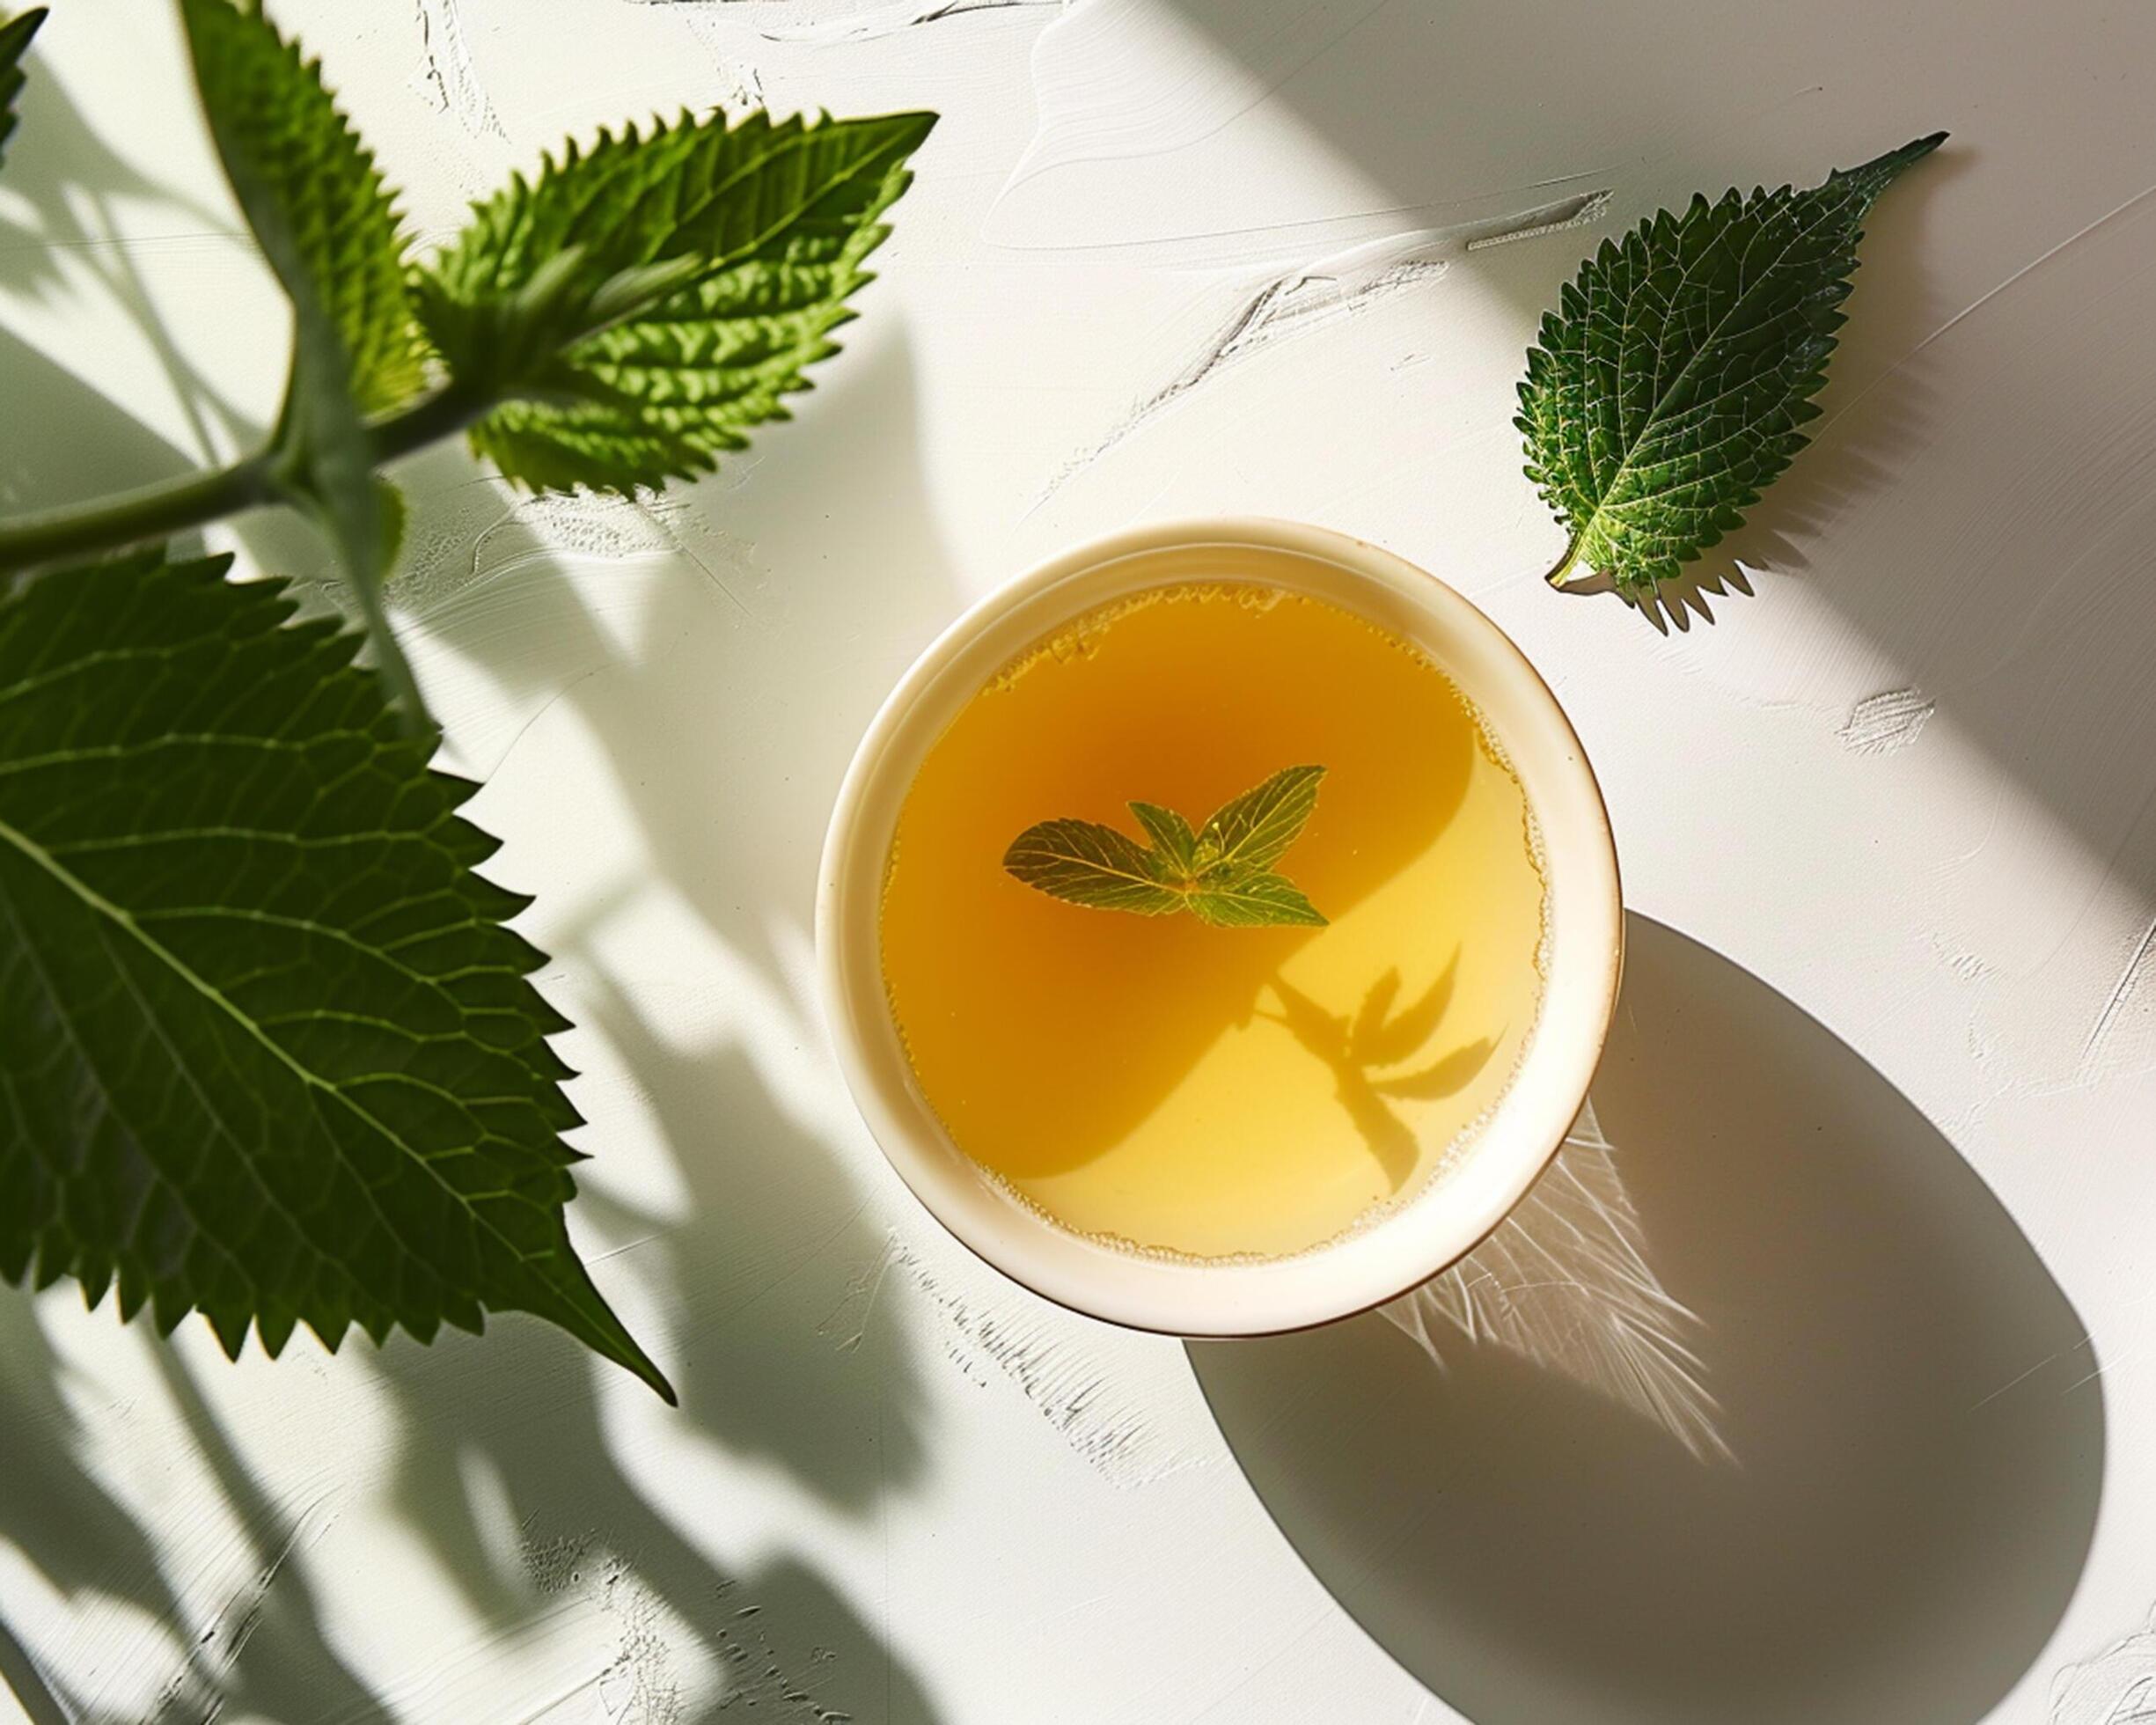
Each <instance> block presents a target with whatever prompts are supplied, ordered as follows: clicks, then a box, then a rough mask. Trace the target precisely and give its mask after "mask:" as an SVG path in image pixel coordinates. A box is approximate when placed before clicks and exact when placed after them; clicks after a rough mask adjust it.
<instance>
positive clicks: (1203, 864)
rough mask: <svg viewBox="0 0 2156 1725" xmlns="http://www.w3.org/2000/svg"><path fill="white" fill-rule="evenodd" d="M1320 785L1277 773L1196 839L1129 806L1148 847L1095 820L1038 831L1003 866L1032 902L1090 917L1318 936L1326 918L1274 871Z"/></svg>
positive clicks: (1187, 827) (1225, 809) (1150, 811)
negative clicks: (1045, 899)
mask: <svg viewBox="0 0 2156 1725" xmlns="http://www.w3.org/2000/svg"><path fill="white" fill-rule="evenodd" d="M1324 776H1325V769H1324V767H1286V768H1283V769H1282V770H1281V771H1280V772H1278V773H1275V774H1273V775H1272V777H1271V778H1269V779H1267V780H1266V781H1265V782H1264V783H1263V784H1261V785H1258V787H1256V788H1255V789H1250V790H1246V791H1244V792H1243V795H1242V796H1237V797H1234V798H1231V799H1230V800H1229V801H1228V802H1226V803H1223V804H1221V806H1220V807H1219V808H1218V809H1216V810H1214V811H1213V813H1212V815H1211V816H1210V817H1209V818H1207V819H1206V823H1205V825H1204V826H1201V827H1198V828H1196V829H1193V828H1192V826H1191V824H1190V822H1189V821H1188V820H1186V819H1184V818H1183V817H1182V816H1181V815H1179V814H1177V812H1176V811H1174V810H1172V809H1164V808H1162V807H1161V806H1160V805H1159V804H1155V803H1133V804H1131V805H1130V811H1131V814H1132V816H1133V818H1135V819H1136V820H1137V822H1138V824H1139V825H1140V826H1142V827H1143V828H1144V829H1145V830H1146V833H1147V835H1148V837H1149V838H1150V839H1151V840H1153V842H1152V843H1151V844H1150V845H1144V844H1140V842H1139V841H1138V840H1136V839H1133V837H1131V835H1130V834H1129V833H1125V832H1122V831H1121V830H1119V829H1118V828H1116V827H1113V826H1104V825H1102V824H1101V823H1100V822H1099V821H1096V820H1073V819H1063V820H1044V821H1040V822H1038V823H1037V824H1036V825H1034V826H1029V827H1027V828H1026V830H1025V831H1024V832H1023V833H1020V834H1019V835H1018V836H1017V838H1016V839H1015V840H1012V841H1011V846H1010V848H1009V849H1008V850H1007V851H1005V852H1004V853H1003V866H1004V868H1005V869H1006V870H1008V871H1009V872H1010V873H1011V874H1012V875H1013V876H1015V877H1016V878H1017V879H1019V880H1021V881H1023V882H1024V883H1025V885H1028V886H1030V887H1032V888H1034V889H1035V890H1036V891H1037V892H1045V893H1047V894H1048V895H1049V896H1050V897H1051V898H1054V899H1062V900H1064V901H1065V902H1066V903H1067V904H1073V905H1083V906H1086V907H1089V908H1090V909H1093V910H1122V911H1129V912H1132V913H1133V914H1136V915H1139V916H1171V915H1173V914H1176V913H1177V911H1188V912H1190V913H1191V914H1192V915H1193V916H1195V917H1197V918H1198V919H1199V921H1202V922H1209V923H1211V924H1212V925H1213V926H1214V928H1216V929H1259V928H1267V927H1275V926H1282V925H1293V926H1299V927H1304V928H1323V927H1324V924H1325V919H1324V917H1323V916H1322V915H1320V914H1318V911H1317V909H1316V907H1315V906H1314V905H1312V904H1311V903H1310V901H1309V899H1307V898H1305V897H1304V896H1303V894H1302V889H1301V888H1300V887H1298V886H1297V885H1295V884H1294V882H1293V881H1291V880H1289V879H1288V878H1287V877H1286V876H1285V875H1281V874H1277V873H1275V872H1274V870H1273V866H1272V865H1273V864H1274V863H1276V862H1279V861H1280V859H1281V858H1282V857H1283V856H1285V855H1287V849H1288V847H1289V846H1291V845H1293V844H1294V841H1295V840H1296V839H1297V838H1299V837H1300V836H1301V835H1302V829H1303V828H1304V827H1305V826H1308V825H1309V819H1310V816H1311V814H1312V813H1313V812H1314V811H1316V807H1317V785H1318V781H1319V780H1321V779H1323V778H1324Z"/></svg>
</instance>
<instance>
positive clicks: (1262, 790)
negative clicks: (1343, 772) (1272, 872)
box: [1198, 767, 1325, 872]
mask: <svg viewBox="0 0 2156 1725" xmlns="http://www.w3.org/2000/svg"><path fill="white" fill-rule="evenodd" d="M1324 776H1325V769H1324V767H1283V768H1282V769H1281V770H1280V772H1278V773H1275V774H1273V775H1272V777H1271V778H1269V779H1267V780H1266V781H1265V783H1263V784H1261V785H1259V786H1258V788H1257V789H1254V790H1246V791H1244V792H1243V795H1242V796H1237V797H1236V798H1234V799H1232V800H1231V801H1229V802H1227V803H1224V804H1221V807H1220V808H1218V809H1217V810H1215V811H1214V813H1213V815H1212V818H1210V819H1208V820H1207V821H1206V824H1205V825H1204V826H1202V827H1200V828H1199V832H1198V854H1199V862H1200V863H1201V864H1202V865H1203V866H1205V867H1207V868H1218V869H1221V870H1228V871H1230V872H1242V871H1246V870H1258V869H1270V868H1271V867H1272V865H1273V864H1274V863H1275V862H1279V861H1280V858H1282V857H1283V856H1285V855H1287V848H1288V847H1289V846H1290V845H1292V844H1294V841H1295V840H1296V838H1297V837H1298V835H1300V834H1301V833H1302V829H1303V826H1305V825H1306V824H1307V823H1308V822H1309V818H1310V812H1311V811H1312V810H1314V809H1316V807H1317V785H1318V782H1319V781H1320V780H1321V779H1323V778H1324Z"/></svg>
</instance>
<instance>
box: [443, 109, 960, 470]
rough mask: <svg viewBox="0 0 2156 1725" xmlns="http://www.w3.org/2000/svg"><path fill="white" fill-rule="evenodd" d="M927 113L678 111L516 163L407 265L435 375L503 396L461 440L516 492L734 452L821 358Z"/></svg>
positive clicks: (777, 413)
mask: <svg viewBox="0 0 2156 1725" xmlns="http://www.w3.org/2000/svg"><path fill="white" fill-rule="evenodd" d="M934 124H935V116H934V115H933V114H888V115H884V116H881V117H878V118H874V119H863V120H831V119H828V118H826V119H825V120H823V121H821V122H819V123H814V124H811V123H809V122H806V121H802V120H800V119H798V118H795V119H788V120H785V121H780V122H779V123H777V124H775V125H774V124H773V123H772V121H770V119H769V118H768V117H767V116H766V115H765V114H751V115H749V116H748V117H746V118H745V119H744V120H743V121H740V123H739V124H737V125H735V126H733V127H732V128H729V127H728V126H727V124H726V121H725V120H724V118H723V116H713V117H711V118H708V119H706V120H702V121H695V120H692V119H690V118H689V117H688V116H686V115H684V116H683V117H682V119H681V120H680V121H678V123H677V124H675V125H672V126H667V125H664V124H660V125H656V126H655V127H653V128H651V129H650V130H649V132H645V133H640V132H638V131H637V130H636V129H635V128H629V129H627V130H626V131H625V132H623V133H622V134H621V135H620V136H618V137H617V136H612V135H610V134H605V133H602V134H601V135H600V137H599V140H598V143H596V144H595V145H594V146H592V148H591V149H590V150H579V149H578V148H577V147H576V146H575V145H574V144H572V145H570V146H569V147H568V150H566V151H565V153H564V154H563V157H562V158H561V161H560V162H558V163H557V162H554V161H552V160H549V161H547V162H546V165H545V166H544V168H543V170H542V172H541V173H539V176H538V178H537V179H536V180H529V181H527V180H524V178H522V177H521V176H519V177H518V178H517V179H516V180H514V181H512V182H511V184H510V186H509V187H507V188H506V189H505V190H503V191H502V192H501V193H500V194H498V195H496V196H495V197H494V198H493V199H492V200H490V201H489V202H486V203H484V204H481V205H480V206H479V207H478V208H477V209H475V210H474V212H473V219H472V221H471V223H470V224H468V225H467V226H466V229H465V230H464V231H463V232H462V234H460V235H459V236H458V239H456V241H455V242H454V243H453V244H452V245H451V246H450V247H449V248H448V250H447V251H445V252H444V253H443V254H442V256H441V257H439V258H438V259H436V260H435V261H433V262H432V263H430V264H429V266H427V267H426V268H424V269H423V270H422V272H421V273H420V275H418V277H417V283H416V286H417V292H418V297H419V304H420V309H421V315H422V319H423V320H424V321H425V323H426V325H427V328H428V332H429V334H430V336H431V337H432V339H433V341H434V342H435V344H436V347H438V348H439V349H440V350H441V352H442V354H443V356H444V358H445V359H446V360H447V361H448V363H449V365H450V369H451V372H452V374H453V375H454V376H455V377H456V378H458V379H459V380H460V382H461V383H462V384H463V385H465V386H466V387H467V388H470V389H472V390H473V391H475V392H476V393H478V394H480V395H481V396H483V397H492V396H496V395H508V396H513V397H516V398H517V399H516V400H511V401H510V402H509V403H508V404H507V405H506V406H503V407H499V408H497V409H496V410H495V411H494V412H493V413H491V414H489V415H487V417H485V418H484V419H482V420H481V421H480V422H479V424H478V425H477V426H476V427H475V428H474V429H473V447H474V448H476V449H477V450H478V451H480V454H482V455H485V456H488V457H489V458H491V459H493V460H494V461H495V463H496V464H497V465H499V466H500V467H501V469H502V472H503V473H505V474H507V475H508V476H509V477H510V478H511V479H513V480H516V481H519V482H520V483H523V484H525V485H529V486H533V487H552V488H570V487H574V486H578V485H585V486H591V487H594V488H605V489H612V490H618V491H624V492H627V491H631V490H634V488H636V487H638V486H655V485H659V484H663V483H664V481H666V480H667V479H668V478H670V477H673V476H677V475H678V476H685V477H686V476H690V475H693V474H696V473H702V472H705V471H707V470H708V469H709V468H710V467H711V466H712V465H713V464H714V462H715V459H717V457H718V455H719V454H720V453H721V452H722V451H728V450H735V449H740V448H744V447H745V446H746V444H747V438H746V437H745V436H744V431H745V429H747V428H748V427H750V426H752V425H755V424H758V423H759V422H763V421H765V420H770V419H779V418H783V417H784V416H785V409H784V407H783V406H782V405H781V399H780V398H781V396H783V395H785V394H787V393H790V392H793V391H796V390H801V389H805V388H807V387H808V383H807V380H806V379H805V378H803V368H804V367H806V366H808V365H810V363H813V362H815V361H817V360H818V359H822V358H824V357H825V356H827V355H829V354H831V353H832V352H835V351H836V348H835V345H834V344H833V343H832V341H831V340H830V335H831V332H832V330H833V329H834V328H835V327H838V326H839V325H840V324H842V323H844V322H846V321H847V319H849V318H851V317H852V316H853V315H854V314H853V313H852V312H850V311H849V310H848V309H847V303H846V302H847V297H848V296H850V295H851V294H853V293H854V291H855V290H857V289H859V288H860V287H861V286H862V284H863V283H866V282H868V281H869V279H870V277H869V275H868V274H867V272H866V271H864V270H863V268H862V262H863V261H864V260H865V259H866V258H867V257H868V255H869V253H871V252H872V251H874V250H875V249H876V246H878V245H879V244H881V243H882V241H883V239H884V235H885V233H886V232H887V231H888V230H886V229H885V228H884V226H882V225H881V224H880V222H879V219H878V218H879V217H881V216H882V215H883V213H884V210H885V209H888V208H889V207H890V206H891V202H892V201H893V200H894V199H896V198H897V197H898V195H899V194H900V193H902V192H903V191H904V190H905V189H906V185H907V183H908V180H909V178H910V176H909V175H908V174H907V173H906V165H905V164H906V158H908V157H909V156H911V155H912V154H913V151H914V150H917V149H918V148H919V147H920V143H921V141H922V140H923V139H924V138H926V137H927V136H928V130H929V128H930V127H931V126H933V125H934Z"/></svg>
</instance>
